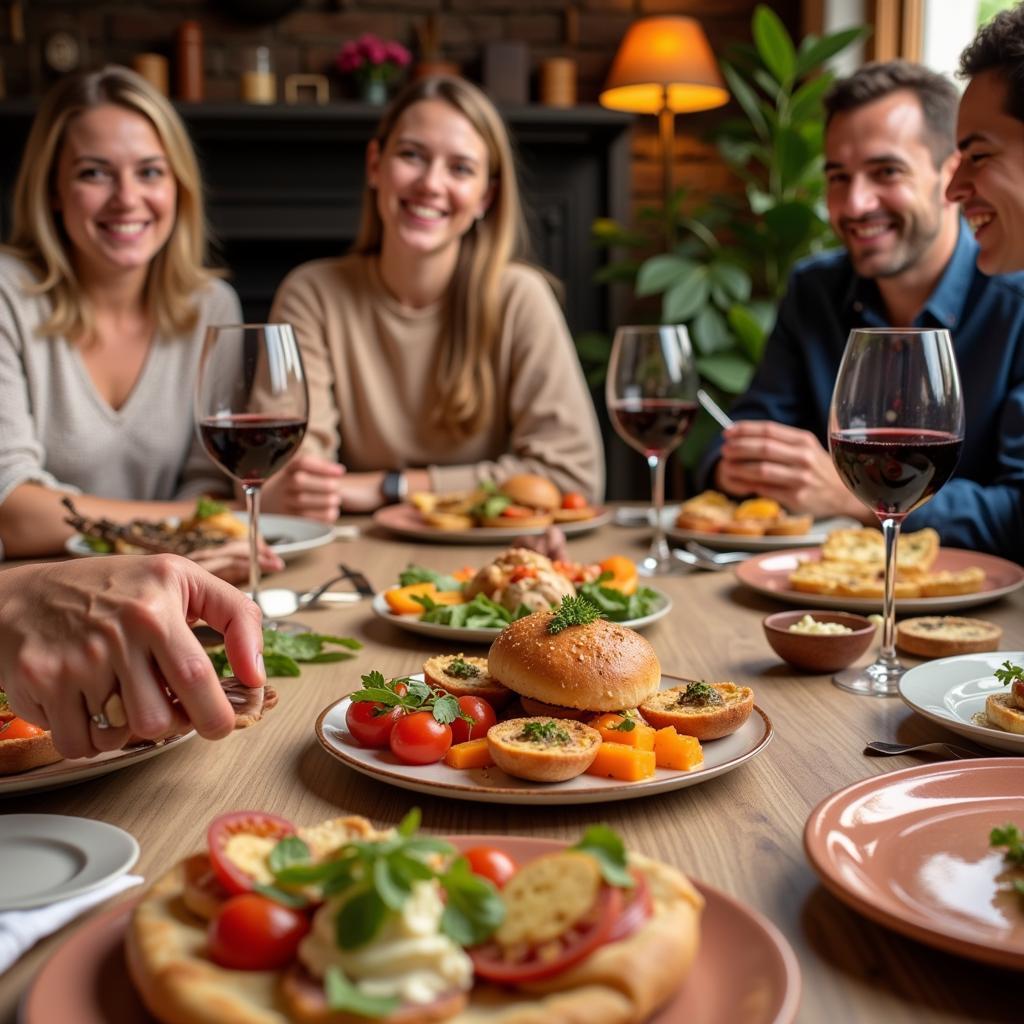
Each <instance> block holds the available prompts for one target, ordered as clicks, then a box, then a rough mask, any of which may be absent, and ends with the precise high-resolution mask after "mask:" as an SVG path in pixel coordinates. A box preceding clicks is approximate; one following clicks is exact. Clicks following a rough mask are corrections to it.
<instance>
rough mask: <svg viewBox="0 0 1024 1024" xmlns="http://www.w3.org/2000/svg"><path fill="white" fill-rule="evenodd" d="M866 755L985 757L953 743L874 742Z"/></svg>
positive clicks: (866, 748)
mask: <svg viewBox="0 0 1024 1024" xmlns="http://www.w3.org/2000/svg"><path fill="white" fill-rule="evenodd" d="M864 753H865V754H867V755H869V756H873V757H892V756H893V755H895V754H941V755H942V756H943V757H949V758H969V757H983V756H984V755H983V754H980V753H977V752H975V751H973V750H968V749H967V748H966V747H958V746H955V745H954V744H952V743H884V742H882V741H881V740H872V741H871V742H870V743H868V744H867V746H865V747H864Z"/></svg>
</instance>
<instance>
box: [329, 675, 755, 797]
mask: <svg viewBox="0 0 1024 1024" xmlns="http://www.w3.org/2000/svg"><path fill="white" fill-rule="evenodd" d="M414 678H416V677H414ZM685 682H686V680H684V679H682V678H680V677H678V676H669V675H663V676H662V678H661V686H660V688H661V689H662V690H666V689H671V688H672V687H676V686H679V685H680V684H682V683H685ZM350 703H351V702H350V700H349V698H348V697H344V698H342V699H341V700H339V701H337V702H336V703H334V704H331V705H330V706H328V707H327V708H325V709H324V710H323V711H322V712H321V713H320V715H319V717H318V718H317V721H316V735H317V739H318V740H319V741H320V745H321V746H322V747H323V748H324V750H326V751H327V752H328V753H329V754H330V755H331V756H332V757H335V758H337V759H338V760H339V761H341V762H342V764H345V765H347V766H348V767H349V768H352V769H353V770H354V771H357V772H359V773H360V774H362V775H367V776H369V777H370V778H374V779H377V780H378V781H379V782H387V783H390V784H391V785H393V786H398V787H399V788H401V789H409V790H412V791H413V792H417V793H428V794H431V795H432V796H439V797H444V798H448V799H454V800H471V801H475V802H478V803H497V804H548V805H551V804H591V803H607V802H611V801H614V800H631V799H634V798H636V797H643V796H653V795H655V794H661V793H670V792H672V791H674V790H677V789H684V788H686V787H688V786H695V785H698V784H699V783H701V782H707V781H708V780H709V779H714V778H717V777H718V776H719V775H724V774H725V773H726V772H730V771H732V770H733V769H734V768H738V767H739V766H740V765H741V764H744V763H745V762H746V761H749V760H750V759H751V758H752V757H755V756H756V755H757V754H759V753H760V752H761V751H762V750H764V748H765V747H766V746H767V745H768V743H769V741H770V740H771V738H772V735H773V733H774V730H773V728H772V723H771V721H770V720H769V718H768V716H767V715H766V714H765V713H764V711H763V710H762V709H761V708H760V707H758V706H757V705H756V704H755V705H754V709H753V713H752V714H751V715H750V717H749V718H748V719H747V720H746V722H745V723H744V724H743V725H742V726H740V728H739V729H738V730H737V731H736V732H734V733H732V734H731V735H729V736H724V737H722V738H721V739H715V740H708V741H706V742H704V744H703V751H704V762H703V764H702V765H701V766H700V767H698V768H693V769H691V770H689V771H676V770H670V769H664V768H658V769H657V771H656V773H655V775H654V777H653V778H649V779H644V780H642V781H640V782H618V781H615V780H612V779H604V778H598V777H597V776H594V775H587V774H583V775H578V776H576V778H573V779H569V780H568V781H565V782H558V783H538V782H530V781H527V780H525V779H518V778H513V777H512V776H510V775H506V774H505V772H503V771H501V769H499V768H497V767H495V766H491V767H488V768H478V769H455V768H450V767H448V765H446V764H445V763H444V762H443V761H439V762H437V763H436V764H428V765H405V764H401V763H400V762H399V761H398V759H397V758H396V757H395V756H394V755H393V754H392V753H391V752H390V751H389V750H372V749H369V748H366V747H361V746H359V744H358V743H356V741H355V740H354V739H353V738H352V737H351V735H350V734H349V731H348V728H347V726H346V725H345V714H346V712H347V711H348V707H349V704H350Z"/></svg>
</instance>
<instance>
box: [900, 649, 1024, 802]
mask: <svg viewBox="0 0 1024 1024" xmlns="http://www.w3.org/2000/svg"><path fill="white" fill-rule="evenodd" d="M1004 661H1012V662H1014V663H1015V664H1017V665H1024V651H989V652H987V653H985V654H961V655H959V656H958V657H955V658H940V659H938V660H936V661H928V662H925V663H924V664H923V665H918V666H917V667H916V668H912V669H910V670H909V671H908V672H906V673H905V674H904V676H903V678H902V679H901V680H900V696H901V697H902V698H903V701H904V703H906V704H908V705H909V706H910V707H912V708H913V709H914V710H915V711H916V712H918V713H919V714H922V715H924V717H925V718H930V719H931V720H932V721H933V722H938V724H939V725H944V726H945V727H946V728H947V729H952V730H953V732H958V733H959V734H960V735H961V736H966V737H967V738H968V739H971V740H974V742H975V743H978V744H980V745H981V746H983V747H990V748H991V749H992V750H1003V751H1006V753H1008V754H1017V755H1018V756H1024V736H1019V735H1017V734H1016V733H1012V732H1006V730H1005V729H997V728H996V727H995V726H994V725H984V724H979V721H978V719H976V717H975V716H984V714H985V698H986V697H988V695H989V694H990V693H999V692H1001V691H1002V692H1005V690H1006V687H1005V686H1004V685H1003V684H1002V683H1001V682H999V680H998V679H996V677H995V676H994V675H992V673H993V672H994V671H995V670H996V669H997V668H999V666H1000V665H1002V663H1003V662H1004ZM1021 791H1022V792H1024V782H1022V785H1021Z"/></svg>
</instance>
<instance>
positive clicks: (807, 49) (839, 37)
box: [796, 25, 871, 78]
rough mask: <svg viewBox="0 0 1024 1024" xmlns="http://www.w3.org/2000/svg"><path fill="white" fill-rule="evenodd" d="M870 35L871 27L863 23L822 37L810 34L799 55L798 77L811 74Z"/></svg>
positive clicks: (797, 62) (797, 60)
mask: <svg viewBox="0 0 1024 1024" xmlns="http://www.w3.org/2000/svg"><path fill="white" fill-rule="evenodd" d="M869 35H871V29H869V28H867V27H866V26H863V25H861V26H858V27H857V28H844V29H840V31H838V32H831V33H829V35H827V36H822V38H821V39H814V38H813V37H811V36H808V37H807V39H805V40H804V45H802V46H801V47H800V53H799V54H798V55H797V59H796V75H797V77H798V78H803V77H804V76H805V75H809V74H810V73H811V72H812V71H814V70H815V68H817V67H819V66H820V65H822V64H824V63H825V61H827V60H828V59H829V58H830V57H834V56H835V55H836V54H837V53H840V52H841V51H842V50H845V49H846V47H848V46H849V45H850V44H851V43H855V42H857V41H858V40H859V39H866V38H867V37H868V36H869Z"/></svg>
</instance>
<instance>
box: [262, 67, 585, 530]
mask: <svg viewBox="0 0 1024 1024" xmlns="http://www.w3.org/2000/svg"><path fill="white" fill-rule="evenodd" d="M366 171H367V181H366V190H365V193H364V201H363V217H362V224H361V227H360V231H359V235H358V238H357V240H356V243H355V246H354V248H353V252H352V253H351V254H350V255H348V256H346V257H344V258H342V259H328V260H319V261H316V262H313V263H309V264H306V265H304V266H302V267H299V268H298V269H297V270H295V271H293V272H292V273H291V274H290V275H289V276H288V277H287V278H286V279H285V281H284V283H283V284H282V285H281V287H280V289H279V291H278V293H277V296H276V298H275V301H274V306H273V310H272V312H271V319H272V320H281V321H287V322H290V323H291V324H292V325H293V326H294V327H295V330H296V334H297V337H298V340H299V344H300V346H301V347H302V354H303V360H304V363H305V367H306V373H307V377H308V380H309V391H310V418H309V430H308V432H307V435H306V443H305V446H304V449H303V452H302V454H300V456H299V457H298V458H296V459H295V460H293V462H292V464H291V465H290V466H289V467H287V468H286V469H285V471H284V472H283V473H282V474H281V475H280V476H279V478H278V479H276V480H274V481H272V482H271V484H270V485H269V486H268V487H267V488H266V491H265V493H266V507H267V508H271V509H277V510H280V511H285V512H290V513H293V514H299V515H306V516H310V517H313V518H322V519H326V520H332V519H334V518H335V517H336V516H337V514H338V511H339V509H341V508H344V509H346V510H348V511H356V512H365V511H370V510H372V509H375V508H377V507H378V506H379V505H382V504H385V503H387V502H389V501H395V500H399V499H400V498H401V497H402V496H403V495H404V494H405V493H406V492H407V491H415V490H438V491H446V490H458V489H462V488H468V487H472V486H474V485H476V484H477V483H478V482H480V481H482V480H488V479H492V480H500V479H501V478H502V477H504V476H507V475H509V474H511V473H514V472H519V471H523V470H528V471H533V472H537V473H541V474H543V475H545V476H548V477H550V478H551V479H552V480H553V481H554V482H555V483H556V484H557V485H558V486H559V487H561V488H562V489H563V490H573V491H582V492H583V493H584V494H585V495H586V496H587V497H588V498H589V499H590V500H592V501H598V500H600V499H601V497H602V495H603V491H604V456H603V451H602V448H601V440H600V434H599V432H598V427H597V420H596V417H595V415H594V410H593V406H592V403H591V401H590V396H589V393H588V391H587V388H586V383H585V381H584V378H583V374H582V372H581V370H580V366H579V361H578V359H577V357H576V352H575V348H574V347H573V344H572V339H571V338H570V337H569V333H568V330H567V328H566V324H565V320H564V318H563V316H562V313H561V310H560V309H559V306H558V303H557V301H556V299H555V296H554V294H553V292H552V290H551V287H550V285H549V284H548V281H547V279H546V278H545V277H544V276H543V275H542V274H541V273H540V272H539V271H538V270H536V269H534V268H533V267H531V266H530V265H529V264H527V263H526V262H525V261H524V259H523V255H524V253H525V251H526V231H525V226H524V222H523V215H522V209H521V206H520V201H519V190H518V184H517V181H516V175H515V169H514V166H513V159H512V154H511V148H510V145H509V139H508V134H507V131H506V129H505V126H504V124H503V123H502V121H501V117H500V115H499V114H498V112H497V111H496V110H495V108H494V106H493V105H492V104H491V102H490V101H489V100H488V99H487V97H486V96H485V95H484V94H483V93H482V92H481V91H480V90H479V89H477V88H476V87H475V86H472V85H470V84H469V83H467V82H465V81H463V80H461V79H457V78H428V79H424V80H421V81H418V82H415V83H413V84H412V85H411V86H409V87H407V88H406V90H405V91H404V92H403V93H402V94H401V95H400V96H399V97H398V98H397V99H396V100H395V102H394V104H393V105H392V107H391V108H390V109H389V111H388V113H387V114H386V115H385V117H384V119H383V121H382V123H381V125H380V128H379V129H378V132H377V135H376V137H375V139H374V140H373V141H372V142H371V143H370V145H369V148H368V151H367V160H366Z"/></svg>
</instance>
